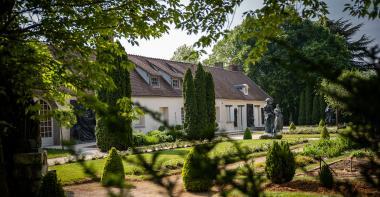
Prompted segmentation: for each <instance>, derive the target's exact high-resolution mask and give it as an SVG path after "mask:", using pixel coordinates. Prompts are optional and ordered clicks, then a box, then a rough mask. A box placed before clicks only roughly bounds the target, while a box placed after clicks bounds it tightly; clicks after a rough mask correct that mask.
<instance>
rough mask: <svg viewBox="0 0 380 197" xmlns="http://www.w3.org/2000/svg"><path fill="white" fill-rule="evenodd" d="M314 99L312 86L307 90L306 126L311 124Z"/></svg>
mask: <svg viewBox="0 0 380 197" xmlns="http://www.w3.org/2000/svg"><path fill="white" fill-rule="evenodd" d="M311 107H312V98H311V89H310V86H306V90H305V124H310V123H311V113H312V109H311Z"/></svg>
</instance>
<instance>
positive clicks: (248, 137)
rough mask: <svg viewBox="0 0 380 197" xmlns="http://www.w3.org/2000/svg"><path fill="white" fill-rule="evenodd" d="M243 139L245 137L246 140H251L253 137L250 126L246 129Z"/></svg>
mask: <svg viewBox="0 0 380 197" xmlns="http://www.w3.org/2000/svg"><path fill="white" fill-rule="evenodd" d="M243 139H245V140H251V139H252V133H251V130H249V128H246V129H245V131H244V137H243Z"/></svg>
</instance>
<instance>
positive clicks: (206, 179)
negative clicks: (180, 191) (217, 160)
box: [182, 144, 217, 192]
mask: <svg viewBox="0 0 380 197" xmlns="http://www.w3.org/2000/svg"><path fill="white" fill-rule="evenodd" d="M208 151H209V147H208V145H207V144H203V145H198V146H195V147H194V148H193V149H192V150H191V151H190V152H189V154H188V155H187V157H186V160H185V163H184V164H183V167H182V180H183V185H184V188H185V190H186V191H191V192H203V191H208V190H209V189H210V188H211V187H212V184H213V180H214V179H215V176H216V172H215V171H216V169H217V166H216V165H215V164H213V162H212V160H211V159H210V158H209V157H208V155H207V153H208Z"/></svg>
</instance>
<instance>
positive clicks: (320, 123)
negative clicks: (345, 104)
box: [318, 119, 326, 127]
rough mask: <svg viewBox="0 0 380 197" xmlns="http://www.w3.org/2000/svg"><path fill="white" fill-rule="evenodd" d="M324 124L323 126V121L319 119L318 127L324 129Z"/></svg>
mask: <svg viewBox="0 0 380 197" xmlns="http://www.w3.org/2000/svg"><path fill="white" fill-rule="evenodd" d="M325 125H326V124H325V121H324V120H323V119H321V121H319V125H318V126H319V127H324V126H325Z"/></svg>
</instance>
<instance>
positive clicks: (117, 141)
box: [95, 117, 133, 152]
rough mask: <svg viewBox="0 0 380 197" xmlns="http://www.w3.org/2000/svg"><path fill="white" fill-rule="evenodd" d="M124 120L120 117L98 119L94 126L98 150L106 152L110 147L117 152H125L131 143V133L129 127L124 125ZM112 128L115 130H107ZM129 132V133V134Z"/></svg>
mask: <svg viewBox="0 0 380 197" xmlns="http://www.w3.org/2000/svg"><path fill="white" fill-rule="evenodd" d="M124 123H125V120H124V118H122V117H116V118H115V117H113V118H112V117H108V118H100V119H98V121H97V125H96V132H95V136H96V144H97V146H98V148H99V149H100V150H101V151H103V152H106V151H108V150H109V149H111V148H112V147H116V148H117V149H119V150H127V149H128V147H129V146H131V144H129V143H133V141H132V138H133V137H132V131H131V130H130V129H131V128H130V125H128V124H124ZM112 127H114V128H115V130H112V131H111V130H110V129H109V128H112ZM129 132H130V133H129Z"/></svg>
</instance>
